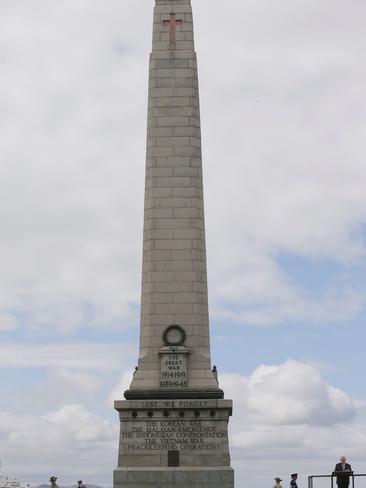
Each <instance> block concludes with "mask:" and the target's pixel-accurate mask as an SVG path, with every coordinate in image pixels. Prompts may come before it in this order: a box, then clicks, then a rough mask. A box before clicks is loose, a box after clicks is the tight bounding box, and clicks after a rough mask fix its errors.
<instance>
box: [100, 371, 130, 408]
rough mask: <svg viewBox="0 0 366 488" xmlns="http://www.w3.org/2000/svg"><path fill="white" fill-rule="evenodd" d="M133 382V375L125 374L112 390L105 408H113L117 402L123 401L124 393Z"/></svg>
mask: <svg viewBox="0 0 366 488" xmlns="http://www.w3.org/2000/svg"><path fill="white" fill-rule="evenodd" d="M131 381H132V373H131V372H124V373H123V374H122V375H121V378H120V380H119V381H118V383H117V384H116V385H115V386H114V387H113V388H112V390H111V392H110V394H109V395H108V398H107V400H106V401H105V406H106V407H107V408H112V407H113V404H114V401H115V400H121V399H123V393H124V392H125V391H126V390H128V388H129V387H130V384H131Z"/></svg>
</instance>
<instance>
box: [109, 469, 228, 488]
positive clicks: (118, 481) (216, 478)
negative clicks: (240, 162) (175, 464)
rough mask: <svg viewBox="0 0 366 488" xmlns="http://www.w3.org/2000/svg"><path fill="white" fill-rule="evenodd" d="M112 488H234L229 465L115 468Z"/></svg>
mask: <svg viewBox="0 0 366 488" xmlns="http://www.w3.org/2000/svg"><path fill="white" fill-rule="evenodd" d="M113 485H114V488H172V487H174V488H234V470H233V469H232V468H230V467H227V466H223V467H215V468H213V467H210V468H205V467H197V468H165V469H161V468H155V469H154V468H117V469H116V470H115V471H114V484H113Z"/></svg>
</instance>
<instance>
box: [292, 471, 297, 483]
mask: <svg viewBox="0 0 366 488" xmlns="http://www.w3.org/2000/svg"><path fill="white" fill-rule="evenodd" d="M291 479H293V480H294V481H296V480H297V473H294V474H292V475H291Z"/></svg>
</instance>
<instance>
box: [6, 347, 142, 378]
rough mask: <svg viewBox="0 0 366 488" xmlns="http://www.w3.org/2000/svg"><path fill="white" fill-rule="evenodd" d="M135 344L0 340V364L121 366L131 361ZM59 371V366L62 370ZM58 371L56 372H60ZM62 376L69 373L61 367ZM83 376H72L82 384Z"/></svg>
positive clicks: (96, 367) (25, 366)
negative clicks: (0, 342) (37, 342)
mask: <svg viewBox="0 0 366 488" xmlns="http://www.w3.org/2000/svg"><path fill="white" fill-rule="evenodd" d="M135 352H136V351H135V348H132V347H131V346H130V345H129V344H125V343H117V342H116V343H90V342H63V343H58V344H48V343H47V344H44V345H42V344H26V343H24V344H21V343H18V344H17V343H2V344H0V367H17V368H21V367H23V368H27V367H32V368H39V367H53V368H71V369H80V370H85V369H90V370H101V371H111V370H112V371H113V370H117V371H119V370H121V369H123V368H124V367H126V365H129V364H131V362H132V361H131V359H132V358H133V357H134V356H135ZM61 371H62V370H61ZM60 374H61V373H60V371H59V373H58V375H60ZM62 376H63V379H66V378H67V379H68V380H70V376H69V375H68V374H67V373H66V372H65V371H64V370H63V373H62ZM85 378H86V376H78V377H77V378H74V379H75V380H76V381H82V382H84V384H85Z"/></svg>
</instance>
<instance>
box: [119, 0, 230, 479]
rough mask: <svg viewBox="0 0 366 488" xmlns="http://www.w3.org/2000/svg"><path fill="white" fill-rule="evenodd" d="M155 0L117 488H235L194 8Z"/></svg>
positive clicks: (181, 0)
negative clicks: (210, 282)
mask: <svg viewBox="0 0 366 488" xmlns="http://www.w3.org/2000/svg"><path fill="white" fill-rule="evenodd" d="M155 3H156V5H155V9H154V30H153V50H152V53H151V56H150V81H149V106H148V131H147V160H146V187H145V214H144V248H143V269H142V299H141V334H140V354H139V360H138V369H137V370H136V372H135V374H134V377H133V381H132V383H131V387H130V389H129V390H128V392H126V393H125V398H126V399H127V400H120V401H116V402H115V408H116V410H117V411H118V412H119V418H120V423H121V431H120V443H119V455H118V468H117V469H116V470H115V472H114V488H140V487H141V488H148V487H149V488H168V487H169V488H198V487H200V488H202V487H203V488H205V487H210V488H233V486H234V472H233V470H232V468H231V467H230V451H229V442H228V422H229V418H230V416H231V415H232V402H231V401H230V400H223V399H220V398H222V396H223V392H222V391H221V390H220V389H219V385H218V380H217V372H216V371H215V372H213V371H212V366H211V357H210V338H209V316H208V300H207V273H206V243H205V222H204V203H203V183H202V156H201V132H200V110H199V94H198V76H197V60H196V53H195V51H194V36H193V17H192V7H191V1H190V0H156V2H155ZM172 325H173V327H169V326H172ZM177 326H179V327H177ZM189 395H192V396H189Z"/></svg>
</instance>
